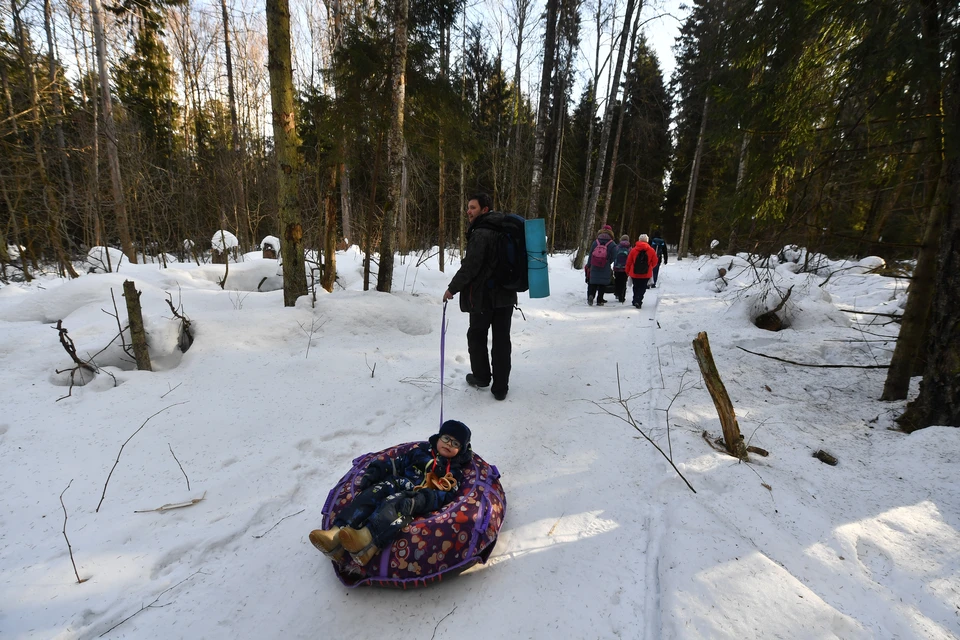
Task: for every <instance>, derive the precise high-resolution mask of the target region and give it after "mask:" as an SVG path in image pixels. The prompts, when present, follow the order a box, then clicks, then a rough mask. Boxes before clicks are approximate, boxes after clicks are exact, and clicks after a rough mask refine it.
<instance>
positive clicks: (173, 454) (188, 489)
mask: <svg viewBox="0 0 960 640" xmlns="http://www.w3.org/2000/svg"><path fill="white" fill-rule="evenodd" d="M177 386H178V387H179V386H180V385H177ZM167 448H169V449H170V455H172V456H173V459H174V460H176V461H177V466H178V467H180V473H182V474H183V478H184V479H185V480H186V481H187V491H190V478H188V477H187V472H186V471H184V470H183V465H182V464H180V460H179V459H178V458H177V454H175V453H174V452H173V447H171V446H170V443H169V442H168V443H167Z"/></svg>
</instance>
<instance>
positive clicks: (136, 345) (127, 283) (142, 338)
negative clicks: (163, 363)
mask: <svg viewBox="0 0 960 640" xmlns="http://www.w3.org/2000/svg"><path fill="white" fill-rule="evenodd" d="M123 297H124V298H125V299H126V301H127V320H128V322H129V324H130V341H131V342H133V355H134V358H136V360H137V369H138V370H139V371H153V366H152V365H151V364H150V350H149V349H147V332H146V330H145V329H144V327H143V313H142V311H141V309H140V292H139V291H137V285H136V283H135V282H134V281H133V280H124V281H123Z"/></svg>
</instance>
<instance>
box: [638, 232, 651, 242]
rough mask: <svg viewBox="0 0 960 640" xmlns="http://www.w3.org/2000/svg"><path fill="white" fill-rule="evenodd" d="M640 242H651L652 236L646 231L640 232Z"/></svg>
mask: <svg viewBox="0 0 960 640" xmlns="http://www.w3.org/2000/svg"><path fill="white" fill-rule="evenodd" d="M640 242H650V236H648V235H647V234H645V233H641V234H640Z"/></svg>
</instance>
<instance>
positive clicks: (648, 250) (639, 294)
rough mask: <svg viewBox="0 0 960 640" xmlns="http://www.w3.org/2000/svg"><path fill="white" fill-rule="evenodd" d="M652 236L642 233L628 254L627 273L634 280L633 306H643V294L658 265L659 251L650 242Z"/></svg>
mask: <svg viewBox="0 0 960 640" xmlns="http://www.w3.org/2000/svg"><path fill="white" fill-rule="evenodd" d="M649 240H650V236H648V235H647V234H645V233H642V234H640V239H639V240H637V244H635V245H633V249H631V250H630V255H628V256H627V275H628V276H630V279H631V280H632V281H633V306H634V307H636V308H637V309H639V308H640V307H642V306H643V294H645V293H646V292H647V283H649V282H650V276H652V275H653V268H654V267H656V266H657V252H656V251H655V250H654V249H653V247H651V246H650V245H649V243H648V241H649Z"/></svg>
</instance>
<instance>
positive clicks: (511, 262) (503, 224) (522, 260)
mask: <svg viewBox="0 0 960 640" xmlns="http://www.w3.org/2000/svg"><path fill="white" fill-rule="evenodd" d="M491 213H493V212H491ZM477 228H480V229H491V230H493V231H496V232H497V264H496V267H494V270H493V277H492V280H493V284H494V285H495V286H498V287H502V288H504V289H507V290H508V291H516V292H523V291H526V290H528V289H529V288H530V281H529V279H528V278H527V238H526V235H525V231H524V219H523V218H521V217H520V216H518V215H517V214H515V213H504V214H503V217H502V218H499V219H497V218H495V219H493V220H491V219H490V216H489V215H485V216H484V217H483V218H481V219H480V224H478V225H477Z"/></svg>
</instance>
